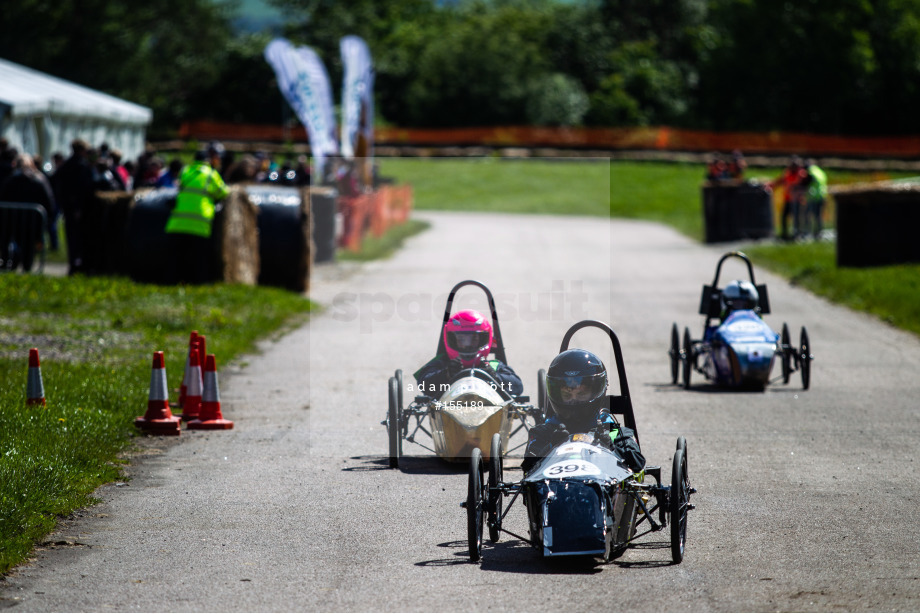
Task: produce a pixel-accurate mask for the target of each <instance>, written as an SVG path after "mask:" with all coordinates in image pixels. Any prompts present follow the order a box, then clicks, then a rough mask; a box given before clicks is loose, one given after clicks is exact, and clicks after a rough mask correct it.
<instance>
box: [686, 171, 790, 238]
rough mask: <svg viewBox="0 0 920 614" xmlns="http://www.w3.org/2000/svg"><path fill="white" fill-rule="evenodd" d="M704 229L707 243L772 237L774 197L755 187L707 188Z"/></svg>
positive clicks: (743, 184)
mask: <svg viewBox="0 0 920 614" xmlns="http://www.w3.org/2000/svg"><path fill="white" fill-rule="evenodd" d="M703 228H704V232H705V240H706V243H719V242H722V241H737V240H738V239H764V238H767V237H772V236H773V235H774V229H775V222H774V220H773V193H772V192H771V191H770V190H769V189H768V188H767V187H766V186H765V185H761V184H756V183H741V184H737V185H720V184H706V185H704V186H703Z"/></svg>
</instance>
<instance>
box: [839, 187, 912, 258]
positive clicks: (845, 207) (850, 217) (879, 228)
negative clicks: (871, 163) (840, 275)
mask: <svg viewBox="0 0 920 614" xmlns="http://www.w3.org/2000/svg"><path fill="white" fill-rule="evenodd" d="M831 194H832V195H833V197H834V200H835V203H836V211H837V266H853V267H862V266H881V265H886V264H899V263H907V262H920V241H917V236H916V235H917V228H918V227H920V184H918V183H910V182H892V181H885V182H877V183H863V184H854V185H849V186H843V187H838V188H834V189H832V190H831Z"/></svg>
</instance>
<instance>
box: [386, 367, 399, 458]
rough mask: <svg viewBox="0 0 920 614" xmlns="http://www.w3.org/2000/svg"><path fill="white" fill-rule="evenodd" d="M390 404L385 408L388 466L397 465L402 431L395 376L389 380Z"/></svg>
mask: <svg viewBox="0 0 920 614" xmlns="http://www.w3.org/2000/svg"><path fill="white" fill-rule="evenodd" d="M389 397H390V398H389V400H390V406H389V409H388V410H387V435H388V436H389V438H390V468H391V469H396V468H397V467H399V457H400V456H402V431H401V429H400V425H399V414H400V408H399V390H398V384H397V383H396V378H395V377H391V378H390V381H389Z"/></svg>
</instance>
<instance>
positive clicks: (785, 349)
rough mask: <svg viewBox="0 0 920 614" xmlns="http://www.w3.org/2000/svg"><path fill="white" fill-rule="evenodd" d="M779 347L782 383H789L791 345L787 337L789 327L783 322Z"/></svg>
mask: <svg viewBox="0 0 920 614" xmlns="http://www.w3.org/2000/svg"><path fill="white" fill-rule="evenodd" d="M779 342H780V347H781V348H782V354H781V355H780V365H781V366H782V368H783V383H784V384H788V383H789V375H790V374H791V373H792V354H791V351H792V344H791V343H790V337H789V327H788V326H786V323H785V322H783V332H782V334H781V335H780V340H779Z"/></svg>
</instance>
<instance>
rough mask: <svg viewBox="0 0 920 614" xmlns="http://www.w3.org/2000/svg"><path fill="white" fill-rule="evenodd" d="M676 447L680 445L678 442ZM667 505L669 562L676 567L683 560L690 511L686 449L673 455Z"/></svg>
mask: <svg viewBox="0 0 920 614" xmlns="http://www.w3.org/2000/svg"><path fill="white" fill-rule="evenodd" d="M678 445H680V441H679V440H678ZM685 445H686V444H685ZM668 504H669V507H670V513H671V560H672V561H674V564H675V565H677V564H678V563H680V562H681V561H683V560H684V546H685V544H686V542H687V512H688V511H689V509H690V481H689V479H688V478H687V456H686V449H680V448H678V449H677V451H676V452H675V453H674V465H673V467H672V469H671V493H670V497H669V502H668Z"/></svg>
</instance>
